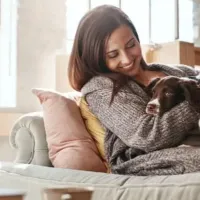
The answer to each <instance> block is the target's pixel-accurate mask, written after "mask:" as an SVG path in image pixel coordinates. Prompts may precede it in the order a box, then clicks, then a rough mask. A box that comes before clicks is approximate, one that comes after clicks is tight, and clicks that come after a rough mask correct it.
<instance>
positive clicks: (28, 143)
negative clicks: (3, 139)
mask: <svg viewBox="0 0 200 200" xmlns="http://www.w3.org/2000/svg"><path fill="white" fill-rule="evenodd" d="M9 140H10V145H11V147H12V148H14V149H15V150H16V158H15V161H14V162H16V163H27V164H35V165H43V166H52V164H51V161H50V160H49V156H48V147H47V141H46V134H45V128H44V121H43V116H42V112H35V113H28V114H26V115H23V116H22V117H20V118H19V119H18V120H17V121H16V122H15V124H14V126H13V127H12V130H11V133H10V137H9Z"/></svg>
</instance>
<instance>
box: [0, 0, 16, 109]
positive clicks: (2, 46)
mask: <svg viewBox="0 0 200 200" xmlns="http://www.w3.org/2000/svg"><path fill="white" fill-rule="evenodd" d="M0 4H1V5H0V8H1V11H0V107H15V106H16V94H15V93H16V21H17V20H16V7H17V6H16V1H15V0H1V1H0Z"/></svg>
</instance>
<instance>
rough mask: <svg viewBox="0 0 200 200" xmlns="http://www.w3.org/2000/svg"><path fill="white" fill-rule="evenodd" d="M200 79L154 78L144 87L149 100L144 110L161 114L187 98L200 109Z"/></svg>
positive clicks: (152, 113) (153, 113)
mask: <svg viewBox="0 0 200 200" xmlns="http://www.w3.org/2000/svg"><path fill="white" fill-rule="evenodd" d="M199 83H200V81H198V79H196V78H179V77H175V76H166V77H164V78H156V79H154V80H153V81H152V82H151V83H150V84H149V85H148V86H147V88H146V91H147V93H148V94H149V95H150V97H151V100H150V101H149V103H148V104H147V107H146V112H147V113H148V114H151V115H160V116H162V115H163V114H164V113H165V112H167V111H169V110H170V109H171V108H173V107H174V106H175V105H177V104H179V103H180V102H182V101H184V100H187V101H188V102H189V103H190V104H191V105H192V106H194V108H195V109H198V110H199V111H200V84H199Z"/></svg>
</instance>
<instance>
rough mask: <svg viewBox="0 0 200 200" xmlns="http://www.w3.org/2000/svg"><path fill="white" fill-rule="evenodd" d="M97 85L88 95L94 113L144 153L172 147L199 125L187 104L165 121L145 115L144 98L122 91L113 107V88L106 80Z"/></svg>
mask: <svg viewBox="0 0 200 200" xmlns="http://www.w3.org/2000/svg"><path fill="white" fill-rule="evenodd" d="M90 84H92V83H90ZM94 84H95V85H96V86H97V89H94V90H93V91H91V92H89V93H87V95H86V100H87V102H88V104H89V107H90V109H91V111H92V112H93V113H94V114H95V115H96V116H97V117H98V118H99V120H100V122H101V123H102V124H103V125H104V126H105V127H106V128H108V129H109V130H110V131H112V132H113V133H114V134H116V135H117V136H118V137H119V138H120V139H121V140H122V141H123V142H124V143H125V144H126V145H127V146H130V147H134V148H138V149H141V150H143V151H145V152H151V151H155V150H158V149H163V148H169V147H173V146H176V145H178V144H180V143H181V141H182V140H183V139H184V138H185V136H186V135H187V134H188V132H189V131H190V130H191V129H192V128H193V127H194V125H195V124H196V125H197V121H198V114H197V113H196V112H195V111H193V110H192V108H191V107H190V106H189V105H188V103H187V102H186V101H184V102H183V103H181V104H179V105H177V106H175V107H174V108H173V109H171V110H170V111H169V112H166V113H165V114H164V115H163V116H162V117H159V116H152V115H148V114H146V112H145V108H146V102H145V101H143V100H142V99H141V97H139V96H137V95H135V94H133V93H131V92H127V91H124V90H122V89H121V90H120V91H119V93H118V94H117V95H116V96H115V98H114V100H113V102H112V104H111V105H110V99H111V95H112V84H111V83H109V82H108V80H107V79H106V78H103V77H98V78H97V79H95V80H94ZM101 86H103V88H104V89H100V88H102V87H101ZM109 105H110V106H109Z"/></svg>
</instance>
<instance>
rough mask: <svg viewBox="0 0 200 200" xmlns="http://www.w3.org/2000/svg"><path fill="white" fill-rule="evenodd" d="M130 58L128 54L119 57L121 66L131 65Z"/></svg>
mask: <svg viewBox="0 0 200 200" xmlns="http://www.w3.org/2000/svg"><path fill="white" fill-rule="evenodd" d="M131 62H132V61H131V57H130V55H129V54H127V53H123V54H122V55H121V63H122V65H125V66H126V65H129V64H131Z"/></svg>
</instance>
